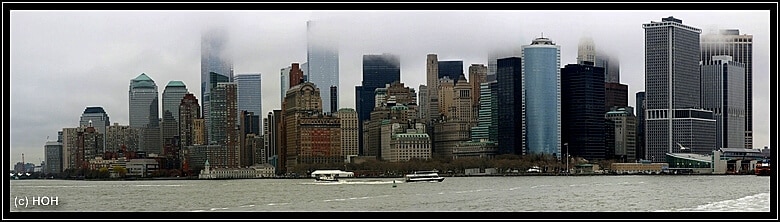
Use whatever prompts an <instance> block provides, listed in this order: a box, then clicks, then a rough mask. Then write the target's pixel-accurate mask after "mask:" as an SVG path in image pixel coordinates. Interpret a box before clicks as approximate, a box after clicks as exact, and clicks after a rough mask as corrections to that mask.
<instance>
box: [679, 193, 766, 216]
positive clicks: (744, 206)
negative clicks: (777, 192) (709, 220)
mask: <svg viewBox="0 0 780 222" xmlns="http://www.w3.org/2000/svg"><path fill="white" fill-rule="evenodd" d="M769 202H770V197H769V193H759V194H756V195H751V196H746V197H742V198H739V199H734V200H724V201H718V202H713V203H708V204H703V205H699V206H696V207H692V208H683V209H677V210H672V211H764V212H769V206H770V204H769Z"/></svg>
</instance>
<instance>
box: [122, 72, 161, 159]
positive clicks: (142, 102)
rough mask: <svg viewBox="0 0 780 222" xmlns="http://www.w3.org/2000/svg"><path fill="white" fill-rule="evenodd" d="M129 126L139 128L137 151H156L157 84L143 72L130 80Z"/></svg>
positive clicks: (157, 126) (158, 123)
mask: <svg viewBox="0 0 780 222" xmlns="http://www.w3.org/2000/svg"><path fill="white" fill-rule="evenodd" d="M129 94H130V97H129V100H130V106H129V108H130V110H129V113H130V127H133V128H137V129H139V137H140V138H139V140H138V142H139V144H140V146H139V151H146V153H157V154H159V153H160V152H161V151H162V144H161V143H160V119H159V118H160V117H159V116H160V115H159V110H160V108H159V100H158V94H157V84H155V83H154V80H152V79H151V78H149V76H147V75H146V74H145V73H141V75H138V77H136V78H135V79H132V80H130V90H129Z"/></svg>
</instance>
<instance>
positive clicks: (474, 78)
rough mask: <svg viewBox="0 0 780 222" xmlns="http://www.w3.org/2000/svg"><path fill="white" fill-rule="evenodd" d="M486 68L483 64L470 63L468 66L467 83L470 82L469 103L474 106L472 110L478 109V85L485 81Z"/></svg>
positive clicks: (475, 111)
mask: <svg viewBox="0 0 780 222" xmlns="http://www.w3.org/2000/svg"><path fill="white" fill-rule="evenodd" d="M487 71H488V68H487V66H485V65H484V64H471V66H469V79H468V80H469V83H470V84H471V104H472V105H473V106H474V107H473V110H472V112H474V114H475V116H474V117H476V113H477V112H478V110H479V97H480V93H479V85H480V84H482V83H484V82H486V81H487Z"/></svg>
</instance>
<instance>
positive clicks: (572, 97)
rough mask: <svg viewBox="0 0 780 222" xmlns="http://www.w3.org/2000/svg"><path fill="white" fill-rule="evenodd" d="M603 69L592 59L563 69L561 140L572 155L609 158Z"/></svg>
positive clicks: (596, 158) (601, 158)
mask: <svg viewBox="0 0 780 222" xmlns="http://www.w3.org/2000/svg"><path fill="white" fill-rule="evenodd" d="M603 72H604V68H602V67H596V66H593V63H592V62H590V61H583V62H582V63H579V64H568V65H566V66H565V67H564V68H561V142H563V143H567V144H568V146H566V147H564V148H568V149H569V150H568V152H566V150H564V152H566V153H568V154H569V155H570V156H575V157H582V158H585V159H587V160H603V159H607V158H611V157H607V154H606V151H607V150H606V149H605V147H606V145H605V141H604V139H605V137H604V135H605V134H604V113H605V112H604V109H603V107H602V104H604V100H605V99H604V98H605V96H604V88H601V87H599V86H601V85H603V84H604V73H603Z"/></svg>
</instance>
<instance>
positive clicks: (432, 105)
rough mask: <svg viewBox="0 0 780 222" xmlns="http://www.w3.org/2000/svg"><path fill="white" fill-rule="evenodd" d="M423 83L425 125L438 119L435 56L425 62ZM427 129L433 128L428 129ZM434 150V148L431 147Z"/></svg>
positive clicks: (437, 74) (430, 55)
mask: <svg viewBox="0 0 780 222" xmlns="http://www.w3.org/2000/svg"><path fill="white" fill-rule="evenodd" d="M425 67H426V68H425V81H426V83H427V84H426V85H427V86H428V94H427V96H428V103H427V104H426V106H428V112H427V114H428V115H427V116H428V119H423V122H424V123H425V124H431V122H432V121H435V120H437V119H439V59H438V56H437V55H436V54H428V55H427V57H426V62H425ZM429 128H431V129H432V128H433V127H430V126H429ZM429 133H434V132H429ZM431 148H432V149H434V150H435V149H436V148H435V147H431Z"/></svg>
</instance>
